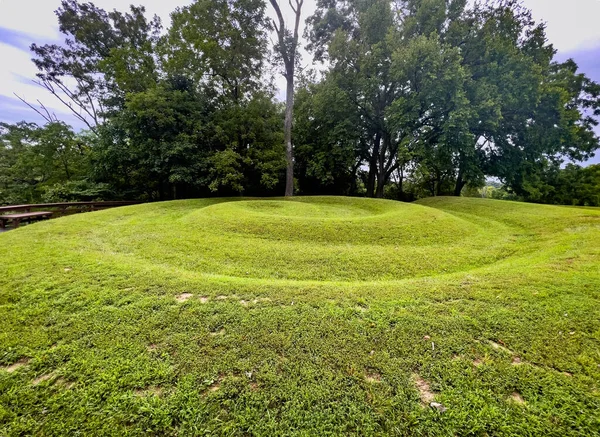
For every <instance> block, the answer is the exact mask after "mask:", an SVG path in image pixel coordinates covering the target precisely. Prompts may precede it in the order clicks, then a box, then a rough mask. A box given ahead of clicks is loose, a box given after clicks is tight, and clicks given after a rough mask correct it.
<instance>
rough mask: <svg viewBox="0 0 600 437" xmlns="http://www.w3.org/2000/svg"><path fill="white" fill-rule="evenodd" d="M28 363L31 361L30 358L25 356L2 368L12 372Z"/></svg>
mask: <svg viewBox="0 0 600 437" xmlns="http://www.w3.org/2000/svg"><path fill="white" fill-rule="evenodd" d="M27 363H29V360H28V359H25V358H23V359H21V360H19V361H17V362H16V363H13V364H11V365H10V366H6V367H1V369H2V370H5V371H6V372H8V373H12V372H14V371H15V370H17V369H20V368H21V367H23V366H26V365H27Z"/></svg>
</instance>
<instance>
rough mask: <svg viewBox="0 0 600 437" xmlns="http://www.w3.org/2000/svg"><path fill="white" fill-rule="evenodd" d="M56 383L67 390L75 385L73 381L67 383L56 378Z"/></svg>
mask: <svg viewBox="0 0 600 437" xmlns="http://www.w3.org/2000/svg"><path fill="white" fill-rule="evenodd" d="M56 383H57V384H58V385H62V386H63V387H64V388H66V389H69V390H70V389H72V388H73V387H74V386H75V383H74V382H73V381H67V380H66V379H64V378H58V379H57V380H56Z"/></svg>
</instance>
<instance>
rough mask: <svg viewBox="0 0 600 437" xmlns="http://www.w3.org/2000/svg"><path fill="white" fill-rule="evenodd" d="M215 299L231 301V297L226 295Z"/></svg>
mask: <svg viewBox="0 0 600 437" xmlns="http://www.w3.org/2000/svg"><path fill="white" fill-rule="evenodd" d="M215 299H217V300H226V299H229V297H227V296H224V295H222V294H221V295H220V296H217V297H216V298H215Z"/></svg>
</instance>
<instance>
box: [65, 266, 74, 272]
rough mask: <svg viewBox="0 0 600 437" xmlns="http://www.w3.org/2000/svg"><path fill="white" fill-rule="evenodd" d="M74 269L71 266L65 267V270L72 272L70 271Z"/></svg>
mask: <svg viewBox="0 0 600 437" xmlns="http://www.w3.org/2000/svg"><path fill="white" fill-rule="evenodd" d="M72 270H73V269H72V268H71V267H65V272H70V271H72Z"/></svg>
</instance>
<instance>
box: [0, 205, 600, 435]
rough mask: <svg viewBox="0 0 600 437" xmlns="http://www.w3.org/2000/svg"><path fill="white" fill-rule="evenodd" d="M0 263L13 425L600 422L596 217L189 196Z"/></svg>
mask: <svg viewBox="0 0 600 437" xmlns="http://www.w3.org/2000/svg"><path fill="white" fill-rule="evenodd" d="M0 258H1V259H2V260H3V263H2V264H1V265H0V321H2V323H1V324H0V435H2V436H3V435H21V434H23V433H35V434H43V435H71V434H75V433H76V432H79V433H82V434H85V435H101V436H105V435H126V434H128V435H142V434H145V435H147V434H156V435H175V434H177V435H214V434H217V435H221V434H224V435H249V434H252V435H290V434H298V435H353V434H355V435H469V434H472V435H542V434H545V435H549V436H553V435H556V436H564V435H584V436H589V435H599V433H600V431H599V430H600V393H599V391H598V390H599V383H600V367H599V366H600V305H599V300H600V267H599V265H600V261H599V260H600V209H583V208H565V207H552V206H540V205H529V204H521V203H511V202H500V201H491V200H478V199H450V198H437V199H428V200H425V201H422V202H420V204H399V203H395V202H388V201H376V200H367V199H343V198H297V199H295V201H277V200H270V201H259V200H252V201H250V200H244V201H239V200H237V201H230V200H229V199H218V200H194V201H179V202H169V203H162V204H151V205H140V206H134V207H126V208H119V209H113V210H107V211H101V212H96V213H89V214H84V215H78V216H72V217H66V218H62V219H57V220H53V221H49V222H44V223H39V224H36V225H32V226H27V227H24V228H22V229H19V230H16V231H11V232H8V233H5V234H2V235H0ZM182 293H190V294H193V296H192V297H191V298H190V299H188V300H187V301H185V302H178V301H177V300H176V297H177V296H179V295H181V294H182ZM14 363H17V366H13V367H12V368H11V370H13V371H11V372H8V371H6V369H7V368H4V370H3V369H2V367H1V366H8V365H12V364H14ZM19 366H20V367H19ZM17 367H18V368H17ZM424 381H425V382H424ZM425 383H427V384H428V385H429V388H430V390H431V391H432V392H433V394H434V395H435V400H436V401H437V402H440V403H442V404H443V405H444V406H445V407H447V411H446V412H444V413H440V412H439V411H437V410H435V409H433V408H430V407H426V406H424V405H423V401H422V399H421V398H420V392H419V390H418V387H417V386H418V385H421V387H423V385H424V384H425ZM521 401H522V402H521Z"/></svg>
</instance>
